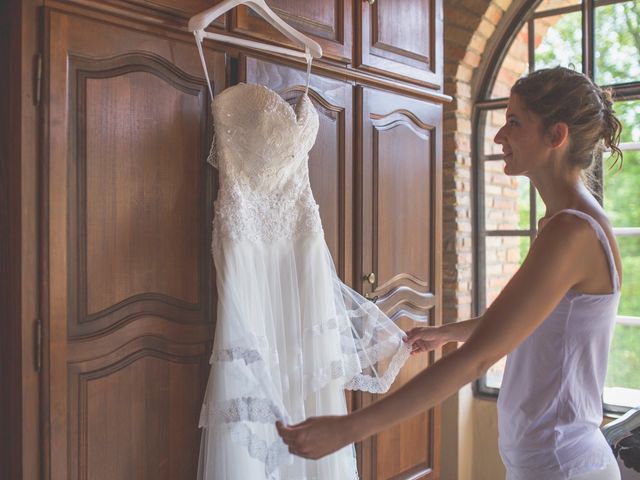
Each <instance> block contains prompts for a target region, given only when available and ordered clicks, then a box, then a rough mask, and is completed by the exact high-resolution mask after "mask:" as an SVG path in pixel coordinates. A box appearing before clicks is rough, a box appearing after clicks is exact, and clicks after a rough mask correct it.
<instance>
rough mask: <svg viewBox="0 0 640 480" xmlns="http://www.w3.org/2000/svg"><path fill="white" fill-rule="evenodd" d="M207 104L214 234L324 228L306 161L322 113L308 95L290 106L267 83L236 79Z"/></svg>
mask: <svg viewBox="0 0 640 480" xmlns="http://www.w3.org/2000/svg"><path fill="white" fill-rule="evenodd" d="M211 106H212V113H213V120H214V125H215V132H216V133H215V156H210V163H212V164H213V165H214V166H216V167H217V168H218V170H219V179H220V189H219V191H218V198H217V200H216V202H215V211H216V216H215V220H214V237H227V238H232V239H234V240H240V239H248V240H252V241H272V240H275V239H278V238H291V237H294V236H295V235H297V234H300V233H304V232H321V231H322V225H321V223H320V216H319V214H318V206H317V204H316V202H315V200H314V199H313V195H312V194H311V188H310V185H309V171H308V165H307V160H308V155H309V150H310V149H311V147H312V146H313V144H314V142H315V139H316V135H317V132H318V123H319V120H318V113H317V112H316V110H315V108H314V106H313V104H312V102H311V100H310V99H309V97H308V95H307V94H306V93H305V94H304V95H302V96H301V97H300V99H299V101H298V103H297V105H296V107H295V108H293V107H292V106H291V105H289V103H287V102H286V101H285V100H284V99H283V98H282V97H281V96H280V95H278V94H277V93H276V92H275V91H273V90H271V89H269V88H267V87H264V86H262V85H256V84H246V83H240V84H238V85H235V86H233V87H230V88H228V89H227V90H225V91H223V92H222V93H220V94H219V95H218V96H216V97H215V98H214V100H213V102H212V104H211ZM212 157H213V158H212ZM214 241H215V239H214Z"/></svg>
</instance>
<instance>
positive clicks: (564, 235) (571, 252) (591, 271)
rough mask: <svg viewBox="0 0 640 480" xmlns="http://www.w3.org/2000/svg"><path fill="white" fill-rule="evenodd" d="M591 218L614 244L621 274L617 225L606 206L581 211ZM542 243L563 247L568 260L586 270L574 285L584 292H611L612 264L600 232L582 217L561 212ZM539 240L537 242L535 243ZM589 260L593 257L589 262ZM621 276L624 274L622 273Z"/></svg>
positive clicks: (542, 234) (542, 236) (546, 229)
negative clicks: (605, 209)
mask: <svg viewBox="0 0 640 480" xmlns="http://www.w3.org/2000/svg"><path fill="white" fill-rule="evenodd" d="M578 211H580V212H582V213H584V214H586V215H588V216H589V217H591V218H592V219H593V220H594V221H595V222H596V223H597V224H598V225H599V226H600V227H601V228H602V230H603V232H604V234H605V236H606V237H607V243H608V244H609V245H610V247H611V252H612V253H613V258H614V262H615V267H616V270H617V271H618V272H619V274H620V273H621V262H620V254H619V251H618V247H617V244H616V240H615V235H614V233H613V227H612V226H611V222H610V220H609V218H608V217H607V215H606V213H605V212H604V211H603V210H602V209H595V208H586V209H581V210H578ZM537 240H540V243H541V244H542V243H544V244H545V245H546V247H547V248H545V250H548V248H549V247H552V248H555V247H556V246H557V248H560V249H562V250H563V251H564V252H565V255H566V257H567V261H569V262H572V263H574V265H575V267H576V268H577V269H578V270H579V271H582V275H580V276H581V277H582V278H581V279H580V280H578V282H577V283H576V285H574V288H576V289H577V290H578V291H581V292H583V293H608V292H609V290H610V288H611V287H610V285H611V279H610V266H609V260H608V258H607V254H606V253H605V250H604V249H603V247H602V242H601V240H600V238H599V235H598V233H597V231H596V229H595V228H594V226H592V225H591V224H590V222H589V221H588V220H587V219H585V218H584V217H582V216H579V215H575V214H574V213H571V212H560V213H558V214H557V215H555V216H554V217H553V218H551V219H550V220H549V221H548V222H547V224H546V225H545V227H544V228H543V229H542V230H541V232H540V235H539V238H538V239H537ZM535 243H536V242H534V244H535ZM585 259H589V261H588V262H585V261H584V260H585ZM619 276H620V277H621V275H619Z"/></svg>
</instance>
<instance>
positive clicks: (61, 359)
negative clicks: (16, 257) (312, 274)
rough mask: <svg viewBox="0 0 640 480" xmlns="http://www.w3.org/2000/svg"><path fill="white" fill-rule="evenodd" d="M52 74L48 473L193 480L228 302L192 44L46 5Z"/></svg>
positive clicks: (216, 64) (220, 65)
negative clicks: (213, 244)
mask: <svg viewBox="0 0 640 480" xmlns="http://www.w3.org/2000/svg"><path fill="white" fill-rule="evenodd" d="M207 55H208V61H209V66H210V70H211V71H212V72H213V77H214V79H215V80H217V82H216V84H217V85H219V86H220V87H222V85H223V83H224V58H223V55H222V54H217V53H212V52H208V53H207ZM45 71H47V72H48V83H46V85H47V86H48V88H46V90H45V102H48V107H47V109H46V112H45V130H46V133H45V140H44V169H43V193H42V197H43V219H44V222H43V226H42V228H43V233H44V235H43V247H42V251H43V258H44V264H45V267H44V272H45V275H44V278H43V292H44V298H43V305H44V310H45V312H44V325H45V332H44V333H45V352H44V360H45V362H44V372H43V373H44V375H43V379H44V380H43V381H44V386H43V391H44V398H43V410H44V411H43V418H44V420H43V424H44V425H43V426H44V432H45V441H44V453H45V463H44V464H45V478H49V479H60V480H63V479H64V480H68V479H72V480H75V479H90V480H101V479H104V480H131V479H136V480H138V479H149V480H151V479H153V480H157V479H167V480H175V479H188V478H195V474H196V468H197V459H198V451H199V442H200V431H199V429H198V425H197V422H198V414H199V410H200V406H201V403H202V397H203V394H204V387H205V383H206V377H207V374H208V371H209V365H208V359H209V352H210V341H211V338H212V333H213V322H214V318H213V317H214V312H215V308H214V306H215V301H216V299H215V295H214V292H215V286H214V284H213V276H212V270H213V266H212V263H213V262H212V260H211V257H210V254H209V240H210V231H209V229H210V219H211V201H212V199H213V196H214V194H215V191H214V190H215V188H214V177H213V172H212V169H211V167H208V166H207V164H206V162H205V159H206V156H207V151H208V139H209V138H210V135H211V132H210V128H209V126H208V124H209V123H210V121H209V98H208V93H207V89H206V87H205V84H204V82H203V76H202V67H201V66H200V60H199V58H198V56H197V51H196V47H195V44H194V42H193V38H192V37H191V36H190V35H187V34H184V35H180V34H176V33H173V34H172V35H167V34H166V32H163V31H162V30H160V29H159V28H152V27H140V26H138V28H137V29H135V30H134V29H130V28H125V27H122V26H117V25H116V24H114V23H107V22H102V21H98V20H92V19H90V18H88V17H85V16H75V15H73V14H65V13H62V12H60V11H56V10H45Z"/></svg>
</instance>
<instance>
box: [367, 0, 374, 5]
mask: <svg viewBox="0 0 640 480" xmlns="http://www.w3.org/2000/svg"><path fill="white" fill-rule="evenodd" d="M367 2H369V5H373V4H374V3H376V0H367Z"/></svg>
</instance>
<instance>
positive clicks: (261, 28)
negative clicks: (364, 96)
mask: <svg viewBox="0 0 640 480" xmlns="http://www.w3.org/2000/svg"><path fill="white" fill-rule="evenodd" d="M268 3H269V6H270V7H271V8H272V9H273V11H274V12H276V13H277V14H278V15H279V16H280V17H281V18H282V19H283V20H284V21H285V22H287V23H288V24H289V25H291V26H292V27H293V28H295V29H297V30H298V31H300V32H302V33H304V34H305V35H307V36H309V37H311V38H313V39H314V40H315V41H316V42H318V43H319V44H320V46H321V47H322V50H323V57H325V58H331V59H334V60H338V61H340V62H342V63H349V62H350V60H351V45H352V35H353V33H352V32H353V27H352V24H353V18H352V13H351V12H352V2H350V1H349V0H336V1H331V2H329V1H313V2H301V1H296V0H270V1H269V2H268ZM231 23H232V26H231V31H232V32H234V33H238V34H241V35H242V36H244V37H250V38H255V39H259V40H267V41H272V42H275V43H278V44H283V45H291V41H290V40H289V39H287V38H286V37H285V36H283V35H282V34H281V33H280V32H278V31H277V30H275V29H274V28H273V27H272V26H271V25H269V24H268V23H267V22H266V21H265V20H263V19H262V17H260V16H259V15H257V14H256V13H255V12H253V11H252V10H251V9H250V8H248V7H244V6H239V7H238V8H237V9H235V10H234V14H233V19H232V22H231Z"/></svg>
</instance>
